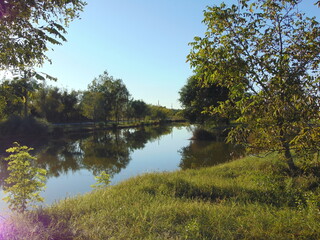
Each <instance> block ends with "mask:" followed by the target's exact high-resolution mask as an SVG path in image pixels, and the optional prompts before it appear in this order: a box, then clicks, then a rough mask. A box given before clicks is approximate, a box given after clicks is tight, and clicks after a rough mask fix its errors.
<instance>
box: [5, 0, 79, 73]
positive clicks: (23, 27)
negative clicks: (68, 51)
mask: <svg viewBox="0 0 320 240" xmlns="http://www.w3.org/2000/svg"><path fill="white" fill-rule="evenodd" d="M84 5H85V2H84V1H81V0H50V1H48V0H27V1H16V0H6V1H0V35H1V37H0V49H1V54H0V70H26V69H29V68H30V67H33V66H35V65H42V64H43V63H44V61H46V60H49V61H50V59H48V57H47V56H46V51H47V50H48V49H49V46H50V44H53V45H56V44H61V41H66V38H65V37H64V34H65V33H66V30H65V27H66V26H68V23H69V22H70V21H72V20H73V19H75V18H77V17H78V14H79V12H80V11H82V10H83V7H84ZM37 76H38V77H40V76H39V75H37Z"/></svg>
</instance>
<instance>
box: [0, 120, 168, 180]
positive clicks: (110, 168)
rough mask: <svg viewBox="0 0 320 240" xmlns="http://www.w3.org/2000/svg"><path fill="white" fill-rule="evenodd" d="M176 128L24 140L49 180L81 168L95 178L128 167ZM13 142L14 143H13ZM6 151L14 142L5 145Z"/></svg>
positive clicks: (2, 168) (3, 174) (3, 165)
mask: <svg viewBox="0 0 320 240" xmlns="http://www.w3.org/2000/svg"><path fill="white" fill-rule="evenodd" d="M172 128H173V126H172V125H163V126H158V127H147V126H146V127H143V128H140V129H123V130H115V131H99V132H93V133H84V134H74V135H71V136H69V137H66V138H60V139H51V140H48V139H46V140H44V139H41V140H39V141H34V140H33V141H28V139H22V141H21V144H22V145H28V146H30V147H33V148H34V149H35V152H34V154H35V155H36V156H37V165H38V166H39V167H41V168H45V169H47V172H48V175H47V176H48V178H50V177H59V176H60V175H64V174H66V173H68V172H70V171H71V172H76V171H79V170H81V169H86V170H88V171H90V172H91V173H92V174H93V175H97V174H99V172H101V171H106V172H107V173H109V174H110V175H111V177H112V176H113V175H114V174H117V173H119V172H120V171H121V169H123V168H126V166H127V165H128V163H129V162H130V160H131V156H130V155H131V153H132V152H133V151H135V150H136V149H143V148H144V147H145V144H146V143H147V142H150V141H153V140H156V139H158V138H159V137H160V136H162V135H166V134H169V133H170V132H171V131H172ZM11 143H12V142H11ZM2 146H6V148H8V147H10V143H8V142H6V143H4V144H2ZM6 156H7V155H6V153H5V149H2V152H1V158H2V161H1V164H0V174H1V179H0V181H1V183H3V182H4V181H3V180H4V179H5V178H6V177H7V176H8V172H7V170H6V169H7V164H6V161H4V160H3V158H4V157H6Z"/></svg>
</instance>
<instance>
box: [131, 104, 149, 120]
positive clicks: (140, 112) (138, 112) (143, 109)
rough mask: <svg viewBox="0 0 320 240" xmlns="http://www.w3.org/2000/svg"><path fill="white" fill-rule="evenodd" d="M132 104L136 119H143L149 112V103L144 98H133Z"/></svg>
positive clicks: (133, 114)
mask: <svg viewBox="0 0 320 240" xmlns="http://www.w3.org/2000/svg"><path fill="white" fill-rule="evenodd" d="M130 106H131V108H132V116H133V118H135V119H139V120H141V119H143V118H145V117H146V116H147V114H148V112H149V107H148V105H147V104H146V103H145V102H144V101H142V100H133V101H131V103H130Z"/></svg>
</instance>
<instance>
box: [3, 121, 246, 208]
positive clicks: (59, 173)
mask: <svg viewBox="0 0 320 240" xmlns="http://www.w3.org/2000/svg"><path fill="white" fill-rule="evenodd" d="M191 136H192V131H191V127H186V126H182V127H181V126H180V127H179V126H172V125H166V126H161V127H145V128H142V129H124V130H119V131H103V132H98V133H85V134H74V135H72V136H69V137H67V138H63V139H36V138H34V139H32V140H30V139H28V140H22V141H21V144H24V145H27V146H30V147H33V148H34V149H35V151H34V153H33V154H35V155H36V156H37V158H38V160H37V165H38V166H40V167H42V168H46V169H47V171H48V179H47V183H46V186H47V188H46V190H45V191H44V192H43V193H42V194H41V195H42V196H43V197H44V198H45V203H44V205H46V204H51V203H53V202H55V201H57V200H59V199H64V198H66V197H70V196H74V195H77V194H83V193H86V192H89V191H91V190H92V189H91V187H90V185H92V184H94V183H95V179H94V176H95V175H97V174H99V172H101V171H106V172H108V173H109V174H110V175H111V185H113V184H116V183H118V182H121V181H123V180H125V179H127V178H130V177H133V176H136V175H139V174H143V173H146V172H158V171H174V170H178V169H188V168H199V167H204V166H212V165H215V164H218V163H222V162H225V161H228V160H231V159H233V158H235V157H237V156H239V155H241V152H242V151H241V149H237V148H235V147H233V146H231V145H228V144H225V143H223V142H217V141H191V140H189V139H190V138H191ZM0 144H1V147H2V149H0V151H1V154H2V156H4V155H5V154H4V150H5V149H6V148H7V147H9V146H10V144H11V142H10V143H8V142H2V143H1V142H0ZM7 175H8V172H7V170H6V164H5V162H3V161H2V163H1V166H0V181H1V186H2V185H3V182H4V179H5V178H6V177H7ZM0 195H1V196H0V197H1V199H2V198H3V196H4V195H3V192H1V194H0ZM0 207H1V208H2V209H6V204H5V203H4V202H3V200H0Z"/></svg>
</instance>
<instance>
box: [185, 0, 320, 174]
mask: <svg viewBox="0 0 320 240" xmlns="http://www.w3.org/2000/svg"><path fill="white" fill-rule="evenodd" d="M299 2H301V1H271V0H267V1H262V0H256V1H254V2H252V1H250V2H249V1H247V0H242V1H240V2H239V5H238V6H236V5H232V6H231V7H227V6H226V5H225V4H222V5H221V6H213V7H208V9H207V10H206V11H205V13H204V16H205V18H204V21H203V22H204V23H205V24H206V25H207V31H206V33H205V36H204V37H202V38H201V37H195V41H194V42H193V43H191V46H192V50H191V52H190V54H189V56H188V61H189V62H190V64H191V66H192V67H194V68H195V71H196V73H199V74H202V75H203V76H205V81H204V83H210V84H217V85H219V86H223V87H226V88H228V89H229V91H230V93H229V100H228V101H225V102H223V103H222V104H221V105H220V106H218V107H215V106H212V108H211V111H212V112H218V113H221V114H230V113H232V112H234V111H238V112H239V113H240V116H239V117H238V118H237V120H236V121H237V123H239V125H238V126H237V127H236V128H234V129H233V130H232V131H231V132H230V134H229V141H233V142H237V143H242V144H245V145H247V146H248V147H250V149H252V150H253V151H257V150H258V151H261V150H268V151H279V152H282V153H283V156H284V158H285V159H286V161H287V163H288V165H289V167H290V169H291V170H294V169H295V165H294V161H293V157H292V153H291V150H292V149H294V150H295V152H296V153H297V154H298V155H301V156H304V157H306V160H307V159H310V158H311V156H312V155H313V154H314V153H315V152H317V151H320V144H319V142H320V126H319V119H320V111H319V106H320V91H319V89H320V88H319V87H320V72H319V64H320V27H319V23H318V22H317V21H316V20H315V18H308V17H305V15H304V14H303V13H301V12H299V10H298V5H299Z"/></svg>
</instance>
